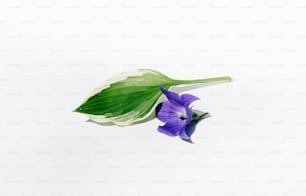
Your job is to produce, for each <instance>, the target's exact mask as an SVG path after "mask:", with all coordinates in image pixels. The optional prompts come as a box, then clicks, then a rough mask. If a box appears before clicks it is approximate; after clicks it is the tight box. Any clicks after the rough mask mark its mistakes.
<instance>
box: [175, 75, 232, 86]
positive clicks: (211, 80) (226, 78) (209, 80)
mask: <svg viewBox="0 0 306 196" xmlns="http://www.w3.org/2000/svg"><path fill="white" fill-rule="evenodd" d="M230 81H232V78H231V77H229V76H224V77H216V78H207V79H198V80H174V83H175V85H180V84H204V83H214V82H230Z"/></svg>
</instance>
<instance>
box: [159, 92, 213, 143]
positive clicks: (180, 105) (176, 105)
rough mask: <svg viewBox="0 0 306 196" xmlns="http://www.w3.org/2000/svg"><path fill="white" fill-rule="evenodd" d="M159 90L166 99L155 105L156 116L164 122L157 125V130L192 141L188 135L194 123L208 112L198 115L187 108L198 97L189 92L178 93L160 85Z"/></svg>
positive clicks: (191, 132)
mask: <svg viewBox="0 0 306 196" xmlns="http://www.w3.org/2000/svg"><path fill="white" fill-rule="evenodd" d="M160 90H161V91H162V92H163V93H164V94H165V95H166V97H167V98H168V101H165V102H162V103H160V104H158V105H157V107H156V117H157V118H158V119H159V120H160V121H162V122H164V123H165V124H164V125H163V126H159V127H158V131H159V132H161V133H164V134H166V135H168V136H179V137H180V138H181V139H183V140H184V141H187V142H192V141H191V138H190V136H191V135H192V134H193V132H194V130H195V126H196V124H197V123H198V122H199V121H200V120H202V119H203V118H204V116H207V114H208V113H204V114H202V115H198V114H196V113H193V112H192V111H191V109H190V108H189V105H190V104H191V103H192V102H194V101H196V100H199V98H198V97H195V96H193V95H190V94H182V95H179V94H177V93H175V92H171V91H168V90H166V89H164V88H163V87H162V86H160Z"/></svg>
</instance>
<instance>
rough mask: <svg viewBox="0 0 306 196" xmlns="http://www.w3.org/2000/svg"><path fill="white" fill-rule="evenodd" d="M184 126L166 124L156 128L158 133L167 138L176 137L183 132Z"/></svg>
mask: <svg viewBox="0 0 306 196" xmlns="http://www.w3.org/2000/svg"><path fill="white" fill-rule="evenodd" d="M184 129H185V126H184V125H183V126H182V125H181V124H180V123H173V122H167V123H166V124H165V125H164V126H158V129H157V130H158V131H159V132H161V133H164V134H166V135H168V136H178V135H179V134H180V133H181V132H184Z"/></svg>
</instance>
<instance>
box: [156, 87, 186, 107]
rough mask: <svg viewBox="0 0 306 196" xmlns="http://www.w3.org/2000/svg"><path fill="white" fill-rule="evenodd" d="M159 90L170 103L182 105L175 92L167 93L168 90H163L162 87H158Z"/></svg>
mask: <svg viewBox="0 0 306 196" xmlns="http://www.w3.org/2000/svg"><path fill="white" fill-rule="evenodd" d="M159 88H160V90H161V92H163V93H164V94H165V95H166V97H167V98H168V100H169V101H170V102H171V103H175V104H177V105H182V103H181V100H180V95H179V94H177V93H175V92H172V91H168V90H166V89H164V88H163V87H162V86H160V87H159Z"/></svg>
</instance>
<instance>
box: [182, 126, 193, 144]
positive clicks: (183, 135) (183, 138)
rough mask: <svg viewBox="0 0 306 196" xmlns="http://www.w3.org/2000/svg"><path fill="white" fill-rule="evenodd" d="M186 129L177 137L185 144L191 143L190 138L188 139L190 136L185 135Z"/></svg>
mask: <svg viewBox="0 0 306 196" xmlns="http://www.w3.org/2000/svg"><path fill="white" fill-rule="evenodd" d="M187 126H188V125H187ZM187 126H186V128H187ZM186 128H184V129H183V131H182V132H181V133H180V134H179V136H180V138H181V139H182V140H184V141H186V142H190V143H192V141H191V138H190V135H188V134H187V133H186Z"/></svg>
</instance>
